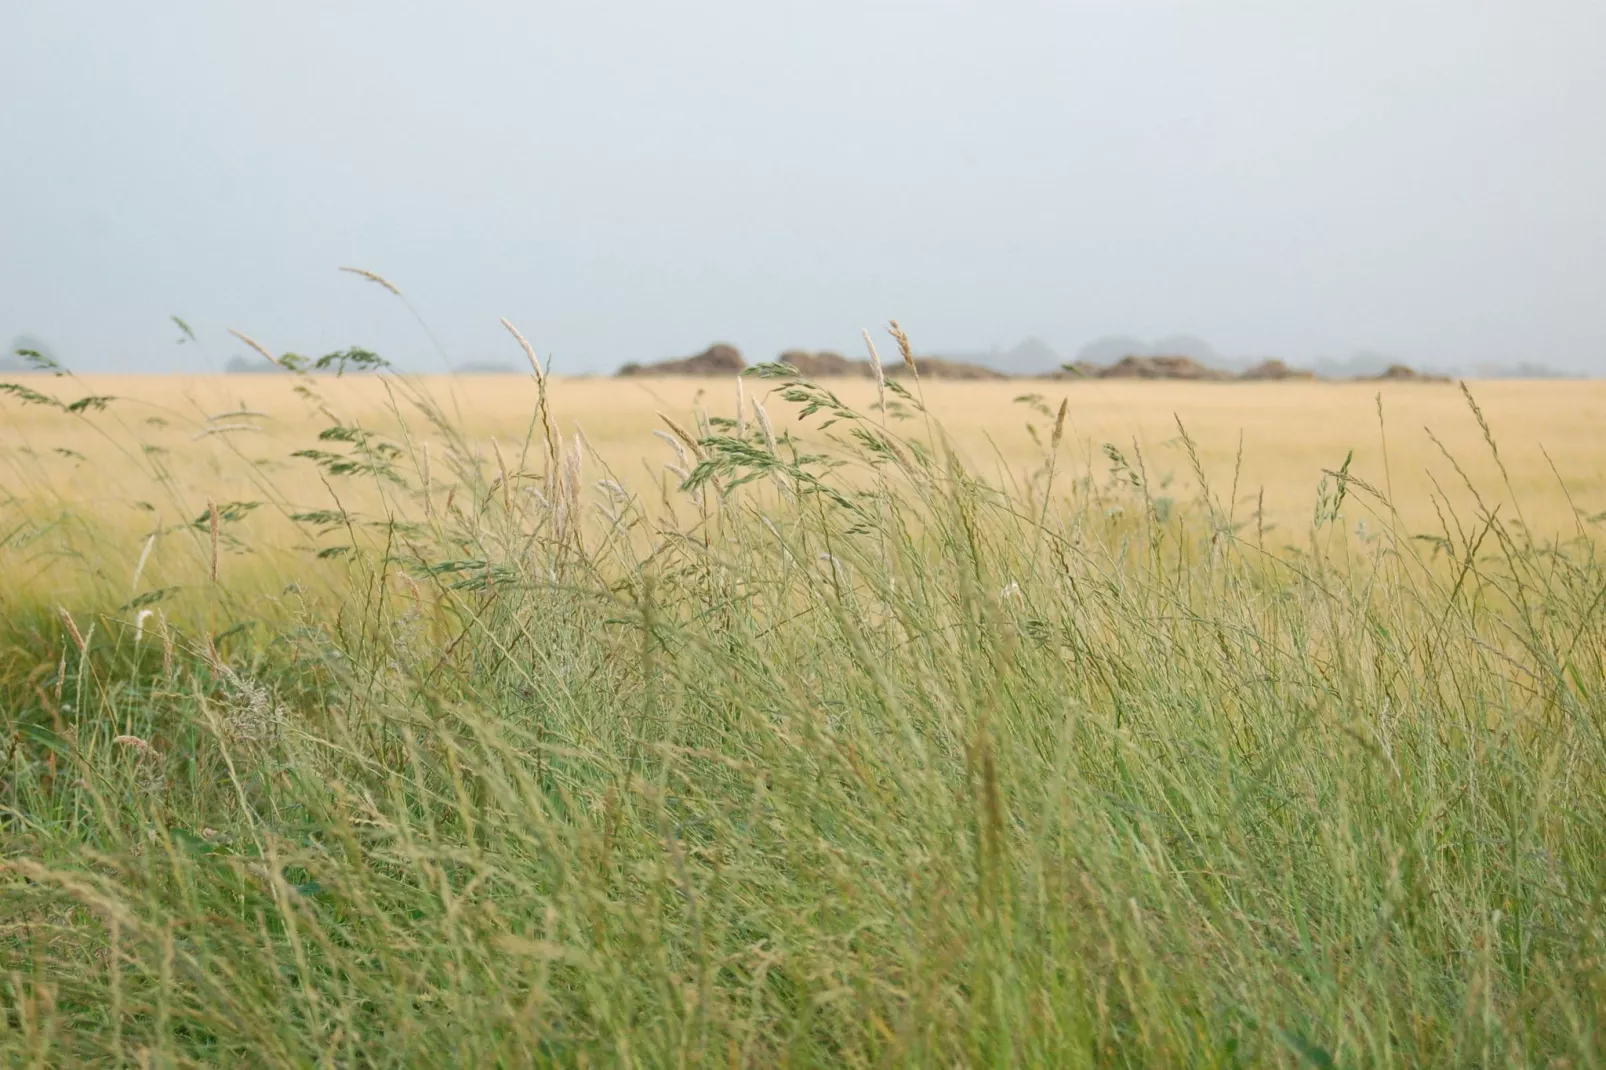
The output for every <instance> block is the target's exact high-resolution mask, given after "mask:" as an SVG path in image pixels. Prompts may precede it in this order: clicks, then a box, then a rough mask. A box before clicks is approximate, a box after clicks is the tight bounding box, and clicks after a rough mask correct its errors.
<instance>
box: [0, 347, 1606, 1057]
mask: <svg viewBox="0 0 1606 1070" xmlns="http://www.w3.org/2000/svg"><path fill="white" fill-rule="evenodd" d="M536 370H537V374H540V369H539V365H538V364H537V368H536ZM912 382H913V385H912V387H910V388H906V387H905V386H903V385H902V384H901V383H899V382H898V381H895V380H891V379H888V380H886V381H885V383H884V387H883V389H884V390H885V391H886V392H887V395H888V396H887V398H886V404H885V406H884V408H883V409H882V411H879V412H871V413H860V412H855V411H852V410H851V409H849V408H848V407H847V406H845V405H843V404H842V403H841V402H840V401H839V400H838V399H837V398H836V397H835V396H834V395H833V394H832V393H831V392H830V391H829V390H828V389H826V388H824V387H822V386H819V385H816V384H811V383H807V382H803V381H800V380H798V379H796V378H795V377H793V376H790V375H788V373H787V370H786V369H784V368H782V367H774V366H772V367H765V368H761V369H759V371H758V374H757V376H756V377H755V378H754V379H750V380H749V383H748V385H747V390H746V395H747V398H748V399H759V401H760V407H757V408H753V407H752V404H751V400H746V401H744V403H743V404H744V409H751V413H752V415H751V418H748V413H747V412H746V411H743V412H739V413H738V414H737V416H736V418H735V419H720V418H718V417H710V416H708V415H707V414H700V415H694V416H692V417H686V416H682V417H681V418H679V419H675V418H669V420H668V428H669V437H670V438H671V439H672V441H673V444H674V448H675V450H676V451H677V452H678V453H679V454H680V457H679V458H677V460H676V461H675V462H674V467H675V468H676V469H677V471H675V472H674V474H673V475H672V476H666V477H665V479H664V480H663V481H662V483H661V484H660V485H659V486H654V487H649V488H646V490H645V492H644V493H642V494H641V495H640V496H637V495H635V494H632V492H631V491H630V490H628V489H627V483H628V481H627V480H624V479H622V478H619V477H618V476H617V475H616V474H614V473H610V472H607V471H600V470H598V468H597V459H596V457H595V456H594V455H592V454H590V453H589V451H588V450H587V446H586V443H585V440H584V437H583V435H582V434H580V433H572V434H569V435H567V436H563V435H560V434H559V432H558V430H557V428H558V426H560V424H561V420H560V419H558V418H557V416H555V415H554V414H553V413H549V412H548V410H547V407H546V398H545V394H544V393H543V401H542V408H541V411H540V412H539V413H538V414H536V415H534V417H533V418H532V422H531V429H530V434H529V436H528V438H527V440H526V441H524V442H523V443H505V442H504V443H499V444H497V446H496V447H495V448H494V449H485V448H483V447H480V446H476V444H474V443H473V442H471V441H469V440H468V438H466V437H465V436H464V435H463V434H461V433H460V432H459V430H458V429H456V428H454V425H453V423H452V422H451V421H450V420H448V419H446V418H445V416H444V415H443V414H442V411H441V410H440V409H439V408H438V407H435V406H433V403H432V402H431V400H430V399H429V398H427V397H425V396H423V395H412V396H409V395H408V389H407V386H406V383H405V382H404V381H401V380H398V381H397V385H396V390H397V397H398V398H399V399H401V400H399V401H398V404H414V405H418V406H422V407H423V408H424V409H425V410H426V411H427V412H428V413H429V414H430V416H431V419H433V420H434V421H435V426H436V432H435V448H434V451H433V452H427V453H426V448H425V447H424V445H423V444H422V443H420V442H414V441H398V442H392V441H388V440H384V439H382V438H381V437H380V436H378V435H377V434H375V433H374V432H373V431H372V430H370V429H365V428H361V427H355V426H352V425H349V424H346V423H343V422H340V421H338V420H332V421H331V424H330V427H331V430H330V431H329V432H326V434H325V439H324V441H323V443H321V444H320V445H318V446H317V447H316V450H315V452H313V453H310V454H307V455H305V456H303V457H301V458H300V461H301V463H304V464H308V465H314V466H316V467H317V468H318V469H319V471H320V472H321V473H322V476H323V479H324V485H325V486H326V487H327V488H328V493H329V494H330V495H332V498H331V499H330V500H329V501H321V502H313V503H309V502H300V503H295V502H291V501H289V500H288V497H287V496H286V495H285V494H283V493H276V492H275V491H274V490H273V488H271V487H268V486H266V485H265V487H264V490H263V492H262V496H263V498H264V500H265V501H266V502H267V504H266V505H265V506H264V507H263V508H262V509H260V510H257V511H254V512H253V510H251V509H247V510H245V511H244V512H241V511H240V510H238V509H236V510H235V511H234V513H233V514H231V513H230V512H229V509H228V508H227V505H228V503H222V502H218V501H215V500H214V501H213V502H212V503H211V504H210V505H208V507H207V512H206V514H205V515H204V516H203V515H196V516H193V517H192V516H190V515H189V513H190V512H191V511H194V512H196V513H199V510H194V509H193V504H194V503H193V502H188V503H186V502H178V503H176V504H175V505H174V506H173V508H174V509H175V510H182V511H183V515H184V518H185V520H186V522H187V527H186V531H187V532H188V534H187V535H186V539H187V542H186V543H183V544H181V545H185V546H188V547H189V549H188V550H186V551H185V552H186V553H190V554H192V555H193V556H194V558H195V560H194V562H193V563H192V565H191V566H189V567H190V574H189V580H188V581H187V584H186V591H185V592H183V593H182V594H181V595H180V596H178V599H179V600H177V601H167V602H163V601H161V600H160V599H155V598H147V599H146V600H145V601H141V599H140V597H137V596H136V597H132V598H131V597H130V595H129V593H128V590H127V586H126V584H127V581H126V574H121V573H120V574H118V575H116V576H112V577H110V578H106V579H104V581H102V580H99V579H95V578H93V577H90V578H88V579H86V580H85V582H84V583H83V584H82V585H80V586H77V587H73V588H71V590H70V591H69V595H68V597H66V598H62V599H49V598H47V597H45V596H43V595H42V594H37V593H36V595H35V596H30V598H27V599H24V598H21V597H14V598H13V599H12V600H11V601H10V602H9V603H8V604H7V606H6V612H5V619H4V621H3V623H0V628H3V631H4V635H3V642H4V644H5V651H4V660H3V661H0V716H3V717H4V719H5V725H4V727H5V732H6V746H7V749H8V753H7V756H6V765H5V772H4V782H3V785H0V821H3V824H0V835H3V837H4V844H5V846H4V857H3V861H0V1006H3V1008H4V1014H3V1016H0V1052H3V1053H4V1054H5V1056H6V1057H7V1059H8V1061H9V1063H11V1064H15V1065H40V1066H60V1065H74V1064H89V1065H96V1064H104V1065H119V1064H129V1065H142V1066H192V1065H260V1066H286V1067H289V1066H297V1067H299V1066H314V1065H330V1066H374V1067H379V1066H412V1065H435V1066H444V1065H453V1066H457V1065H462V1066H492V1065H505V1066H535V1065H604V1064H605V1065H643V1066H668V1065H688V1064H689V1065H705V1064H717V1065H732V1066H773V1065H797V1066H825V1065H830V1066H836V1065H850V1066H868V1065H877V1066H879V1065H900V1066H926V1065H948V1066H951V1065H967V1066H970V1065H999V1066H1003V1065H1050V1066H1140V1067H1149V1066H1219V1067H1235V1066H1260V1065H1269V1066H1289V1067H1294V1066H1316V1067H1328V1066H1377V1067H1388V1066H1397V1067H1419V1066H1444V1067H1465V1066H1560V1065H1570V1066H1593V1065H1598V1064H1599V1063H1600V1062H1601V1061H1602V1060H1603V1058H1606V1053H1603V1052H1602V1045H1601V1042H1600V1041H1599V1040H1598V1039H1597V1035H1598V1032H1599V1021H1600V1016H1601V1010H1602V1007H1603V1006H1606V960H1603V954H1606V924H1603V918H1602V905H1603V903H1606V899H1603V896H1606V738H1603V734H1602V733H1603V729H1606V699H1603V692H1602V686H1603V676H1606V672H1603V669H1606V665H1603V659H1606V625H1603V623H1602V613H1603V603H1606V570H1603V569H1602V567H1601V561H1600V560H1599V557H1598V554H1597V550H1596V541H1595V537H1594V535H1593V533H1592V531H1591V530H1590V529H1589V528H1587V527H1586V526H1585V523H1584V521H1583V520H1581V521H1580V526H1579V529H1578V533H1577V536H1576V537H1575V538H1573V539H1571V540H1570V541H1566V542H1563V543H1560V544H1538V543H1536V542H1534V541H1531V540H1530V539H1529V538H1528V537H1527V536H1526V534H1525V532H1524V529H1523V528H1522V527H1521V525H1520V523H1518V522H1517V521H1518V519H1519V518H1517V517H1509V518H1508V517H1503V516H1501V515H1499V512H1498V511H1497V510H1493V509H1490V510H1485V511H1484V512H1483V513H1481V514H1479V515H1473V516H1466V517H1461V518H1456V517H1454V516H1446V517H1445V518H1444V525H1443V527H1442V530H1440V531H1437V532H1425V533H1414V532H1410V531H1407V530H1404V529H1403V527H1402V525H1401V524H1400V523H1399V522H1398V521H1397V519H1396V514H1395V512H1394V511H1393V509H1392V505H1391V503H1390V502H1389V501H1388V498H1387V489H1386V486H1378V485H1376V483H1374V482H1368V481H1367V480H1365V479H1363V478H1362V477H1361V476H1360V475H1359V474H1357V473H1353V472H1351V471H1350V470H1349V468H1348V466H1347V465H1346V466H1341V467H1337V468H1335V469H1334V470H1333V472H1332V473H1330V474H1329V476H1327V477H1326V479H1325V481H1324V484H1323V486H1322V488H1321V489H1320V493H1319V495H1318V500H1317V505H1316V509H1315V512H1314V515H1313V517H1312V522H1311V526H1310V532H1309V539H1308V544H1307V548H1306V549H1305V550H1304V551H1303V552H1300V553H1287V552H1281V551H1278V552H1273V551H1272V550H1270V549H1268V548H1267V547H1265V546H1264V545H1263V540H1262V539H1261V538H1259V537H1257V525H1256V520H1255V517H1254V516H1253V515H1249V516H1244V515H1239V513H1238V508H1237V506H1236V505H1235V504H1234V502H1235V499H1236V498H1237V492H1236V489H1235V488H1234V489H1231V490H1228V491H1227V492H1226V493H1225V494H1218V493H1217V492H1214V491H1212V490H1210V489H1209V488H1208V487H1207V489H1206V490H1205V492H1204V493H1203V494H1202V495H1201V496H1200V499H1199V500H1198V501H1196V502H1193V503H1184V504H1183V505H1180V506H1172V503H1170V502H1169V501H1166V500H1162V499H1158V498H1156V497H1154V496H1153V493H1152V489H1151V487H1150V485H1149V481H1148V476H1147V475H1146V472H1145V468H1144V463H1143V459H1142V458H1141V457H1137V456H1130V457H1129V456H1127V455H1126V454H1124V453H1123V452H1122V451H1120V450H1116V449H1113V448H1112V449H1111V450H1110V452H1109V458H1108V459H1109V462H1110V463H1109V471H1108V473H1107V476H1100V477H1099V478H1097V479H1094V478H1089V477H1087V476H1079V477H1074V478H1073V477H1072V476H1071V475H1070V474H1069V473H1068V472H1067V470H1066V468H1065V466H1064V464H1063V462H1062V461H1061V462H1056V459H1055V453H1057V451H1058V450H1059V449H1060V446H1061V444H1060V433H1059V431H1058V430H1057V429H1056V431H1055V432H1054V433H1053V434H1052V435H1051V436H1050V437H1049V441H1048V443H1047V445H1046V448H1045V455H1044V457H1043V464H1042V468H1041V470H1040V472H1039V473H1038V474H1037V475H1036V477H1034V478H1033V479H1032V480H1030V481H1027V482H1025V483H1016V484H1008V485H1003V484H1000V483H998V482H997V481H995V480H989V479H987V478H983V477H982V476H981V475H979V474H978V473H977V472H976V471H975V470H973V469H971V468H968V467H967V466H966V465H965V464H964V463H963V462H962V461H961V459H960V458H959V457H958V456H957V455H956V454H955V453H954V452H952V451H951V450H949V449H947V448H946V447H945V445H944V440H943V437H942V433H941V428H940V426H938V425H937V424H936V423H935V421H933V420H931V419H930V418H929V417H928V416H927V415H926V414H924V413H923V411H922V406H921V404H920V400H919V391H918V380H917V379H916V380H913V381H912ZM552 403H553V406H554V411H555V412H557V413H558V415H560V414H561V413H560V409H561V398H559V397H554V398H553V399H552ZM1472 411H1473V413H1476V410H1475V409H1474V410H1472ZM1046 412H1048V413H1052V412H1053V410H1052V409H1049V410H1046ZM783 415H785V416H798V417H799V418H801V419H803V420H805V421H806V423H807V424H808V425H809V426H811V427H815V428H820V427H821V426H822V425H829V426H826V427H825V428H824V431H823V434H824V436H826V438H822V437H821V435H820V434H816V435H814V436H813V437H811V438H803V437H794V436H792V435H790V434H788V433H787V432H786V431H785V427H787V426H796V424H795V423H794V422H793V421H790V420H784V419H782V417H783ZM94 417H95V414H86V418H94ZM898 417H907V418H908V419H907V420H899V419H898ZM1057 417H1058V418H1057V420H1056V421H1055V422H1056V424H1057V427H1063V421H1064V418H1065V411H1064V409H1063V408H1061V409H1060V410H1059V412H1058V414H1057ZM1469 418H1474V416H1472V415H1469ZM1476 418H1478V419H1481V414H1478V415H1477V416H1476ZM904 430H906V431H907V433H906V434H900V433H899V432H900V431H904ZM1182 434H1183V438H1184V440H1185V441H1187V442H1188V448H1189V450H1190V451H1191V450H1192V448H1193V447H1192V443H1191V440H1188V439H1187V433H1186V431H1185V430H1184V431H1183V432H1182ZM827 439H828V440H829V441H830V442H831V443H833V445H831V446H830V447H829V448H820V449H817V450H815V451H814V452H812V453H810V452H807V451H808V450H809V449H812V448H813V447H808V446H806V445H805V443H806V442H815V443H818V442H821V441H826V440H827ZM1490 441H1491V444H1492V443H1493V441H1494V439H1493V433H1492V432H1491V434H1490ZM309 448H310V447H309ZM426 472H427V473H428V475H426V474H425V473H426ZM1200 476H1201V481H1202V480H1203V475H1202V472H1201V473H1200ZM1377 482H1381V481H1377ZM358 502H360V503H361V509H360V510H359V508H358V506H357V504H355V503H358ZM233 504H234V505H236V506H238V505H240V504H242V503H238V502H237V503H233ZM274 512H278V513H279V514H280V517H281V518H280V519H279V520H277V521H273V522H274V523H279V524H281V525H290V526H293V527H294V529H295V530H296V531H298V532H300V534H299V535H298V536H297V537H298V538H302V539H303V540H304V541H305V543H306V547H307V548H306V549H305V550H304V551H298V552H297V553H299V555H300V556H299V557H291V558H282V557H281V558H274V559H273V560H275V561H279V562H281V563H280V564H278V565H276V566H275V567H276V568H277V569H280V570H282V569H284V568H287V567H289V566H286V565H284V564H283V563H282V562H283V561H287V560H301V561H303V562H304V563H303V564H301V565H299V566H296V570H295V572H294V574H285V573H284V572H283V571H278V572H273V573H271V575H272V576H273V577H274V578H275V580H274V582H273V583H269V582H267V579H266V578H265V576H266V575H268V574H267V573H263V572H261V570H258V572H256V573H253V574H251V576H250V580H249V586H248V589H247V588H246V587H242V586H241V585H242V584H244V583H245V582H246V581H245V579H244V578H243V577H244V566H243V565H241V564H240V562H241V561H242V560H244V559H233V558H228V557H227V556H226V554H227V552H228V549H229V545H230V543H229V540H231V539H232V540H237V541H238V542H240V543H241V544H242V545H245V544H248V543H249V542H250V540H251V538H252V531H253V530H255V531H257V532H258V536H257V537H258V538H262V539H265V538H266V536H265V535H263V534H261V533H262V532H264V531H268V530H280V529H277V528H269V527H268V526H267V525H268V524H269V522H270V520H271V519H272V518H271V514H272V513H274ZM246 513H251V515H250V516H247V515H246ZM1360 515H1368V516H1370V517H1371V520H1372V526H1371V529H1370V530H1371V532H1372V534H1370V535H1367V536H1365V537H1364V538H1358V537H1356V536H1355V535H1354V533H1353V531H1352V527H1353V525H1352V523H1351V521H1352V520H1353V518H1355V517H1357V516H1360ZM254 525H256V526H257V527H253V526H254ZM284 530H289V527H285V528H284ZM1418 536H1426V537H1418ZM334 550H338V552H330V551H334ZM319 554H321V555H322V557H321V559H320V558H319V557H318V555H319ZM220 555H225V556H224V557H223V560H222V563H221V565H220V564H219V559H220ZM141 563H142V565H143V564H144V562H143V561H142V562H141ZM92 564H93V562H91V561H87V560H86V562H85V567H86V568H89V567H90V565H92ZM148 567H150V568H152V569H154V568H156V567H157V566H154V565H153V566H148ZM163 567H168V568H170V569H171V568H177V567H179V566H177V565H172V564H169V565H167V566H163ZM214 576H215V579H216V582H213V578H214ZM146 586H147V588H148V587H149V586H150V585H149V583H147V584H146ZM149 593H150V592H149V591H147V594H149ZM186 599H187V600H186ZM58 602H59V603H60V604H59V605H58V604H57V603H58ZM119 607H121V608H119ZM248 622H249V626H247V623H248Z"/></svg>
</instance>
